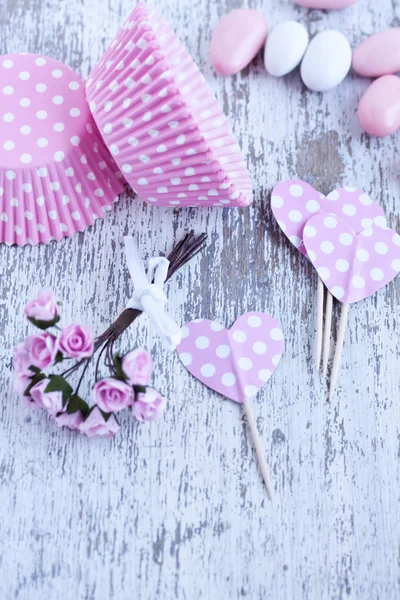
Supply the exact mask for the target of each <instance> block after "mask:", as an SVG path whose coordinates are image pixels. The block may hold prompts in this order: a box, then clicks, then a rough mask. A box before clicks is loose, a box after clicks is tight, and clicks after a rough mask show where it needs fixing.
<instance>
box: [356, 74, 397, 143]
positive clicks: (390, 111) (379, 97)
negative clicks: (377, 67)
mask: <svg viewBox="0 0 400 600" xmlns="http://www.w3.org/2000/svg"><path fill="white" fill-rule="evenodd" d="M358 117H359V119H360V123H361V127H362V128H363V129H365V131H366V132H367V133H369V134H370V135H374V136H376V137H384V136H385V135H390V134H391V133H394V132H395V131H397V129H398V128H399V127H400V78H399V77H396V75H384V76H383V77H380V78H379V79H377V80H376V81H374V82H373V83H372V84H371V85H370V86H369V88H368V89H367V91H366V92H365V94H364V95H363V97H362V98H361V100H360V104H359V107H358Z"/></svg>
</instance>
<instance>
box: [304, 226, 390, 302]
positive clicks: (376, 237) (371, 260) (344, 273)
mask: <svg viewBox="0 0 400 600" xmlns="http://www.w3.org/2000/svg"><path fill="white" fill-rule="evenodd" d="M309 227H313V229H315V231H316V234H315V235H313V236H312V237H309V236H308V235H307V232H308V229H309ZM304 244H305V247H306V249H307V252H308V255H309V256H312V257H313V259H312V263H313V264H314V266H315V267H316V269H317V271H318V274H319V276H320V277H321V279H322V280H323V282H324V283H325V285H326V286H327V288H328V289H329V290H330V292H331V293H332V295H333V296H335V297H336V298H337V299H338V300H340V301H341V302H345V303H352V302H358V301H359V300H362V299H363V298H366V297H367V296H370V295H371V294H373V293H375V292H376V291H377V290H379V289H380V288H382V287H384V286H385V285H387V284H388V283H389V282H390V281H392V279H394V278H395V277H396V275H398V273H399V272H400V236H399V235H398V234H397V233H396V232H394V231H392V230H391V229H389V228H387V227H385V228H383V227H379V226H377V225H374V226H373V227H371V228H370V229H364V230H363V231H361V233H359V234H358V235H357V234H356V233H355V231H354V230H353V229H352V228H351V227H350V225H349V224H348V223H347V220H346V221H345V220H343V219H339V218H335V224H334V226H333V224H331V225H330V226H329V227H327V224H326V219H325V218H324V215H317V216H316V217H313V218H312V219H311V220H310V221H309V222H308V223H307V227H306V228H305V231H304ZM328 246H329V248H331V252H329V253H326V251H325V250H324V249H326V248H327V247H328Z"/></svg>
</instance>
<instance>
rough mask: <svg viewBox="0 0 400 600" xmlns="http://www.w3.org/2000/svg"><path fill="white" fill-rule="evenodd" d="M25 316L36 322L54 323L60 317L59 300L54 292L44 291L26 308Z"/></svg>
mask: <svg viewBox="0 0 400 600" xmlns="http://www.w3.org/2000/svg"><path fill="white" fill-rule="evenodd" d="M24 314H25V315H26V316H27V317H28V319H34V320H35V321H44V322H52V321H54V319H56V317H57V316H58V306H57V299H56V297H55V295H54V293H53V292H49V291H45V290H42V291H41V292H39V293H38V295H37V298H36V299H35V300H30V302H28V304H27V305H26V306H25V309H24Z"/></svg>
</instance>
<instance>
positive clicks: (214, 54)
mask: <svg viewBox="0 0 400 600" xmlns="http://www.w3.org/2000/svg"><path fill="white" fill-rule="evenodd" d="M267 33H268V23H267V20H266V18H265V17H264V15H263V14H262V13H261V12H260V11H258V10H252V9H250V8H238V9H236V10H233V11H232V12H230V13H229V14H227V15H226V16H225V17H223V18H222V19H221V21H220V22H219V23H218V24H217V26H216V28H215V29H214V32H213V35H212V38H211V45H210V59H211V64H212V65H213V67H214V69H215V70H216V71H217V73H220V74H221V75H234V74H235V73H238V72H239V71H241V70H242V69H244V67H246V66H247V65H248V64H249V63H250V62H251V61H252V60H253V58H254V57H255V56H256V54H257V53H258V52H259V51H260V50H261V48H262V47H263V45H264V42H265V39H266V37H267Z"/></svg>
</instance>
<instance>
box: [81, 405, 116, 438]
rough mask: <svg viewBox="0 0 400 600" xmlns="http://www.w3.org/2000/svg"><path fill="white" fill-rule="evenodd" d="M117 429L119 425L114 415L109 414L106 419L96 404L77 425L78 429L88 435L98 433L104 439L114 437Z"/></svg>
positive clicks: (91, 435)
mask: <svg viewBox="0 0 400 600" xmlns="http://www.w3.org/2000/svg"><path fill="white" fill-rule="evenodd" d="M118 429H119V425H118V423H117V420H116V418H115V417H114V415H111V416H110V417H109V418H108V419H107V421H106V420H105V418H104V416H103V414H102V412H101V410H100V409H99V408H98V407H97V406H96V407H95V408H94V409H93V410H92V412H91V413H90V415H89V416H88V417H87V418H86V419H85V421H83V423H81V424H80V426H79V431H80V432H81V433H84V434H85V435H87V436H88V437H93V436H94V435H99V436H101V437H104V438H106V439H108V438H112V437H114V435H115V434H116V433H117V431H118Z"/></svg>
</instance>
